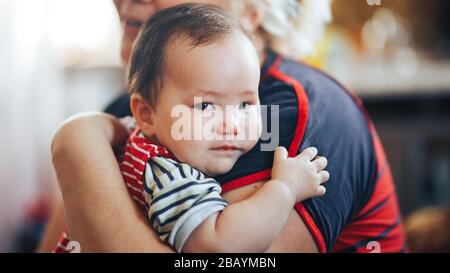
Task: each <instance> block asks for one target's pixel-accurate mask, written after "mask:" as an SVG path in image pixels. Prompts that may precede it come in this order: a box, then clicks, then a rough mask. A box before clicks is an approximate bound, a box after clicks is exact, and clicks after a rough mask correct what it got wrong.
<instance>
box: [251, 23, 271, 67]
mask: <svg viewBox="0 0 450 273" xmlns="http://www.w3.org/2000/svg"><path fill="white" fill-rule="evenodd" d="M250 38H251V39H252V41H253V44H254V45H255V48H256V52H257V53H258V58H259V63H260V65H261V67H262V66H263V65H264V63H265V61H266V58H267V46H268V41H267V39H266V38H265V35H264V33H263V31H262V30H257V31H255V32H254V33H251V34H250Z"/></svg>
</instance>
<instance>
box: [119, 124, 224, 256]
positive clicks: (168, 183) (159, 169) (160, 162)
mask: <svg viewBox="0 0 450 273" xmlns="http://www.w3.org/2000/svg"><path fill="white" fill-rule="evenodd" d="M186 148H187V149H189V147H186ZM120 168H121V171H122V175H123V178H124V180H125V183H126V185H127V188H128V191H129V192H130V194H131V196H132V198H133V199H134V200H135V201H136V202H137V203H138V205H139V207H140V208H141V209H142V210H143V211H145V213H146V214H147V215H148V219H149V220H150V224H151V225H152V226H153V228H154V229H155V231H156V232H157V234H158V236H159V237H160V238H161V240H163V241H165V242H167V243H169V244H170V245H171V246H173V247H174V248H175V249H176V250H177V251H178V252H181V250H182V248H183V246H184V244H185V243H186V240H187V239H188V238H189V236H190V235H191V234H192V232H193V231H194V230H195V229H196V228H197V227H198V226H199V225H200V224H201V223H202V222H203V221H204V220H205V219H206V218H208V217H209V216H211V215H212V214H214V213H216V212H219V211H222V210H223V209H224V208H225V207H226V206H227V204H228V203H227V201H226V200H225V199H223V198H222V197H221V196H220V193H221V191H222V188H221V186H220V184H219V183H218V182H217V181H216V180H214V179H212V178H207V177H205V175H204V174H203V173H201V172H199V171H198V170H196V169H194V168H192V167H191V166H189V165H187V164H184V163H180V162H178V161H177V160H176V158H175V156H174V155H173V154H172V153H171V152H170V151H168V150H167V149H166V148H164V147H162V146H159V145H156V144H154V143H152V142H151V141H150V140H149V139H148V138H146V137H145V136H144V135H143V134H142V132H140V131H139V130H138V129H135V130H134V132H133V133H132V134H131V136H130V137H129V139H128V142H127V144H126V146H125V150H124V153H123V159H122V160H121V164H120Z"/></svg>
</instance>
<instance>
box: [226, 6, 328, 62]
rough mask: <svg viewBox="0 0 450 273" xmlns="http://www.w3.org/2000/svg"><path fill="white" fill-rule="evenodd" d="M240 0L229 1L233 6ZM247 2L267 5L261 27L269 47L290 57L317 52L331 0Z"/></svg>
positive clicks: (326, 21)
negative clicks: (317, 44) (316, 48)
mask: <svg viewBox="0 0 450 273" xmlns="http://www.w3.org/2000/svg"><path fill="white" fill-rule="evenodd" d="M237 1H242V0H230V4H231V7H233V4H235V3H237ZM244 1H247V4H250V5H253V6H254V7H256V8H266V11H267V13H266V16H265V18H264V19H263V21H262V26H261V27H262V29H263V30H264V32H265V33H266V35H267V37H266V38H267V40H268V41H269V47H271V49H273V50H275V51H277V52H279V53H281V54H283V55H285V56H287V57H291V58H301V57H305V56H309V55H312V54H314V53H315V47H316V43H317V42H318V40H319V39H320V38H321V37H322V35H323V33H324V31H325V26H326V24H327V23H329V22H330V21H331V1H332V0H244ZM232 11H233V9H232Z"/></svg>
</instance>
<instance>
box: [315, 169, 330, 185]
mask: <svg viewBox="0 0 450 273" xmlns="http://www.w3.org/2000/svg"><path fill="white" fill-rule="evenodd" d="M317 175H318V176H319V180H320V184H322V183H325V182H327V181H328V179H330V173H329V172H327V171H320V172H319V173H318V174H317Z"/></svg>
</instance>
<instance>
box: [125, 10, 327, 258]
mask: <svg viewBox="0 0 450 273" xmlns="http://www.w3.org/2000/svg"><path fill="white" fill-rule="evenodd" d="M259 80H260V65H259V61H258V56H257V53H256V50H255V48H254V46H253V44H252V42H251V41H250V39H249V38H248V37H247V36H246V34H245V33H244V32H243V31H242V30H241V29H240V28H239V26H238V25H237V24H236V23H235V22H234V21H233V20H232V19H231V18H230V17H229V16H227V15H225V14H224V13H223V12H221V11H220V10H218V9H216V8H214V7H211V6H204V5H194V4H187V5H181V6H177V7H174V8H170V9H167V10H164V11H162V12H160V13H159V14H156V15H154V16H153V17H152V18H151V19H150V20H149V21H148V22H147V23H146V25H145V26H144V28H143V30H142V32H141V35H140V37H139V40H138V42H137V44H136V45H135V49H134V52H133V55H132V60H131V63H130V67H129V90H130V92H131V110H132V113H133V116H134V118H135V120H136V124H137V127H136V130H135V131H134V132H133V133H132V135H131V136H130V138H129V140H128V143H127V146H126V148H125V156H124V159H123V162H122V163H121V170H122V174H123V176H124V179H125V181H126V184H127V186H128V189H129V191H130V193H131V195H132V197H133V198H134V199H135V200H136V201H137V202H138V203H139V204H140V206H141V208H142V209H143V210H145V212H146V213H147V214H148V217H149V220H150V223H151V225H152V226H153V227H154V228H155V230H156V232H157V233H158V235H159V237H160V238H161V239H162V240H164V241H165V242H167V243H169V244H170V245H171V246H173V247H174V248H175V249H176V250H177V251H178V252H181V251H183V252H263V251H264V250H265V249H267V248H268V247H269V246H270V244H271V243H272V242H273V241H274V239H275V238H276V236H277V235H278V234H279V232H280V231H281V229H282V228H283V226H284V225H285V223H286V220H287V218H288V215H289V213H290V212H291V210H292V208H293V207H294V205H295V204H296V203H298V202H300V201H303V200H305V199H308V198H311V197H315V196H320V195H323V194H324V193H325V188H324V187H323V186H321V184H322V183H324V182H326V181H327V180H328V177H329V174H328V173H327V172H326V171H324V170H323V169H324V168H325V165H326V160H324V159H323V158H316V155H317V150H316V149H315V148H308V149H306V150H305V151H303V152H302V153H301V154H299V155H298V156H297V157H295V158H287V151H286V150H285V149H284V148H277V150H276V151H275V155H274V163H273V169H272V179H271V180H270V181H268V182H266V183H265V184H264V185H263V186H262V187H261V188H260V189H259V190H258V191H257V192H256V193H255V194H253V195H252V196H250V197H249V198H247V199H245V200H243V201H241V202H237V203H233V204H231V205H228V203H227V201H226V200H225V199H223V198H222V197H221V196H220V193H221V187H220V184H219V183H218V182H217V181H215V180H214V179H213V178H212V177H215V176H218V175H221V174H224V173H226V172H228V171H230V170H231V168H232V167H233V165H234V164H235V163H236V161H237V160H238V159H239V157H241V156H242V155H244V154H245V153H246V152H247V151H249V150H250V149H252V148H253V147H254V146H255V145H256V144H257V142H258V139H259V136H260V134H261V129H260V128H261V126H260V125H261V114H260V111H259V110H260V109H259V108H260V104H259V97H258V85H259ZM230 106H231V107H230ZM174 109H184V110H185V111H182V113H183V116H182V118H181V119H179V118H178V119H177V118H176V116H175V115H174V112H175V111H174ZM225 109H226V110H225ZM230 109H231V110H230ZM180 120H181V121H183V122H182V126H179V124H178V127H181V128H182V129H183V130H181V131H183V136H181V135H180V134H181V132H180V130H175V127H177V123H180ZM207 124H209V125H211V124H212V125H213V126H209V127H211V128H209V127H208V126H207ZM255 125H258V126H255ZM207 127H208V128H207ZM205 128H207V129H205ZM186 130H187V131H188V132H201V134H200V135H201V137H200V138H198V137H193V136H192V134H187V136H188V137H186V134H185V133H186ZM252 134H253V135H256V136H257V137H254V138H251V137H249V136H250V135H252ZM261 212H263V213H261Z"/></svg>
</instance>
